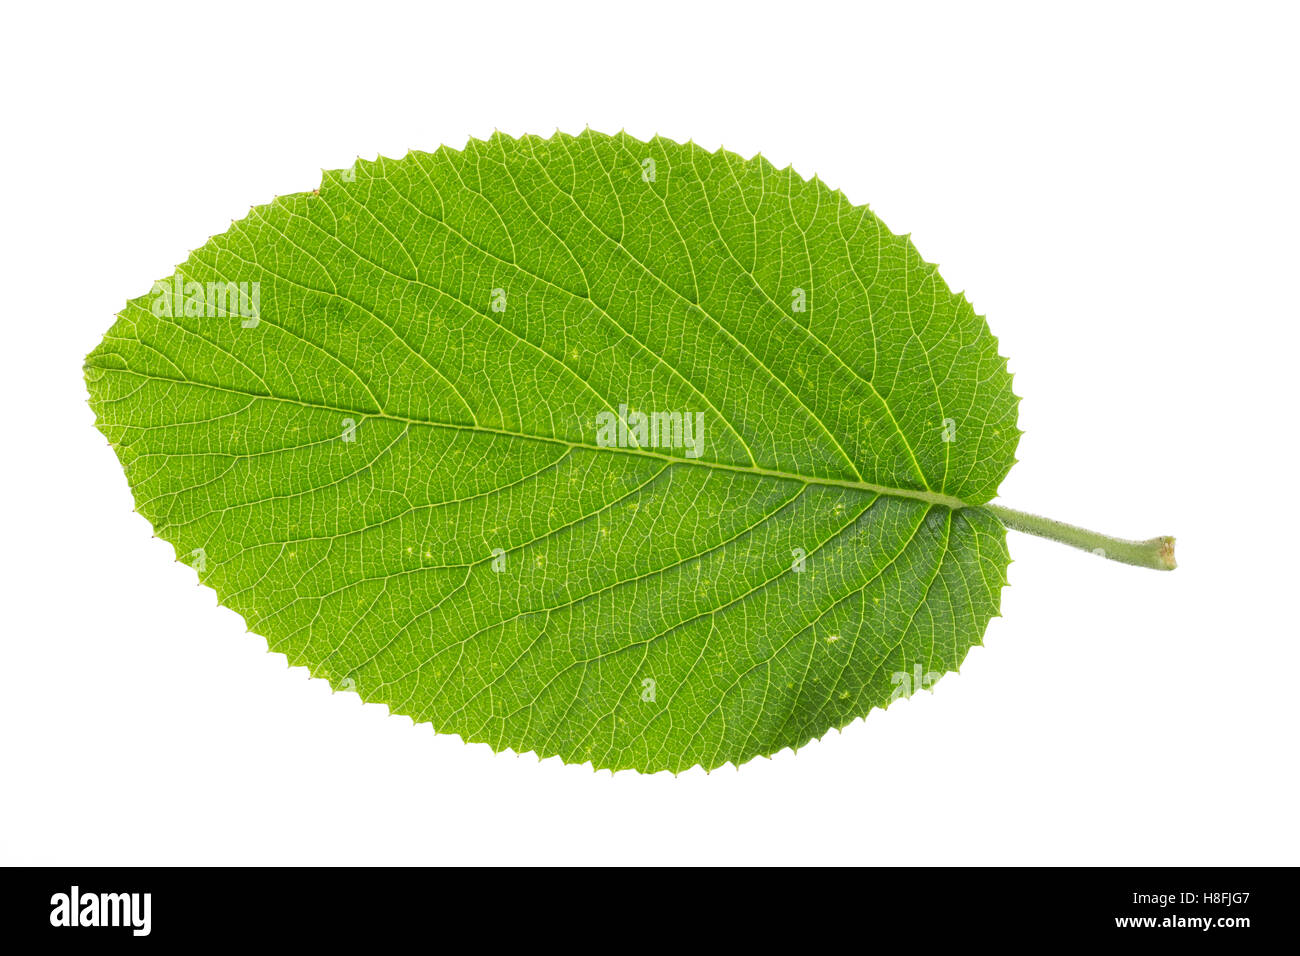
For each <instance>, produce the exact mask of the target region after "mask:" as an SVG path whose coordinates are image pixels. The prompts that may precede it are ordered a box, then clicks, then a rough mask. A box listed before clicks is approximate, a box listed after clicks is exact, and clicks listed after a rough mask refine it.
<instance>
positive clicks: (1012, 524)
mask: <svg viewBox="0 0 1300 956" xmlns="http://www.w3.org/2000/svg"><path fill="white" fill-rule="evenodd" d="M984 507H985V508H986V509H988V510H989V511H991V512H993V514H995V515H997V516H998V518H999V520H1001V522H1002V523H1003V524H1004V525H1006V526H1007V527H1008V528H1011V529H1012V530H1014V531H1023V532H1024V533H1025V534H1033V535H1037V536H1038V537H1040V538H1048V539H1049V540H1052V541H1059V542H1061V544H1068V545H1070V547H1072V548H1081V549H1082V550H1084V551H1091V552H1092V553H1093V554H1095V555H1098V556H1100V557H1103V558H1109V559H1110V560H1112V561H1122V562H1123V563H1124V564H1133V565H1136V566H1137V567H1139V568H1154V569H1155V570H1157V571H1172V570H1173V569H1174V568H1176V567H1178V565H1177V563H1176V562H1175V561H1174V539H1173V538H1171V537H1169V536H1168V535H1162V536H1161V537H1158V538H1149V539H1148V540H1146V541H1128V540H1125V539H1124V538H1112V537H1111V536H1110V535H1105V534H1098V533H1097V532H1096V531H1089V530H1088V529H1087V528H1080V527H1078V526H1076V525H1072V524H1066V523H1065V522H1063V521H1053V520H1052V519H1051V518H1041V517H1039V516H1038V515H1031V514H1027V513H1026V512H1024V511H1016V510H1014V509H1012V508H1004V507H1002V506H1001V505H984Z"/></svg>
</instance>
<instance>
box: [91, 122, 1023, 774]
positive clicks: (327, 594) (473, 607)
mask: <svg viewBox="0 0 1300 956" xmlns="http://www.w3.org/2000/svg"><path fill="white" fill-rule="evenodd" d="M656 157H657V159H656ZM645 159H656V167H657V169H656V172H657V174H656V176H655V177H654V178H653V181H650V182H646V181H645V180H644V178H643V177H642V172H643V170H644V167H643V165H642V164H643V162H644V160H645ZM782 204H784V207H783V205H782ZM829 210H833V211H834V213H833V216H832V215H831V213H830V212H828V211H829ZM841 247H842V248H841ZM788 250H789V251H788ZM814 252H815V254H814ZM796 253H797V254H796ZM787 256H788V257H789V264H787V263H786V258H787ZM873 269H874V271H871V270H873ZM180 274H181V275H182V276H183V277H184V278H185V279H188V280H192V281H199V282H238V281H245V282H249V281H256V282H260V283H261V289H262V298H263V300H264V302H265V307H264V308H263V309H262V311H261V314H260V316H259V318H258V321H257V323H256V325H255V326H254V327H252V328H247V327H245V326H244V325H243V324H241V323H240V322H239V321H237V319H238V316H231V315H229V314H221V315H218V316H209V315H206V314H204V315H193V316H192V315H186V314H184V310H183V309H181V310H179V312H178V314H173V315H169V316H159V315H156V314H155V311H156V303H157V302H158V297H157V296H153V297H149V296H146V297H142V298H141V299H137V300H133V301H132V302H131V303H129V304H128V307H127V309H126V310H125V311H124V312H123V313H122V315H121V316H120V317H119V320H118V322H117V323H116V324H115V326H114V328H113V330H112V331H110V333H109V336H107V337H106V339H105V341H104V343H102V344H101V346H100V347H99V348H97V349H96V350H95V352H93V353H92V354H91V356H90V357H88V360H87V366H88V371H87V379H88V384H89V386H90V391H91V395H92V404H93V405H94V406H95V408H96V412H97V415H98V417H99V422H98V424H99V426H100V427H101V429H102V430H103V431H104V432H105V434H106V435H108V437H109V439H110V441H111V442H113V444H114V446H115V448H116V449H117V452H118V454H119V457H120V458H121V459H122V461H123V464H124V467H126V470H127V473H128V478H129V480H130V482H131V485H132V490H133V493H134V494H135V495H136V500H137V507H138V510H140V511H141V513H143V514H145V516H146V517H148V518H149V520H150V521H151V522H152V523H153V524H154V526H155V528H156V529H158V533H159V535H160V536H162V537H164V538H166V539H167V540H169V541H171V542H172V543H173V544H174V545H175V546H176V547H177V550H178V554H179V555H181V556H185V555H187V554H193V553H194V552H195V551H201V552H202V554H203V556H204V564H205V569H206V570H205V571H204V572H202V573H201V577H202V578H203V579H204V580H205V581H206V582H208V583H211V584H213V586H214V587H215V588H216V590H217V592H218V595H219V597H220V599H221V600H222V602H223V603H225V604H228V605H229V606H231V607H233V608H234V609H235V610H237V611H239V612H240V613H241V614H244V616H245V617H246V618H247V619H248V620H249V623H250V626H251V627H252V628H253V629H255V630H258V631H259V633H262V634H264V635H265V636H266V637H267V639H268V644H269V646H270V647H271V649H272V650H277V651H284V652H285V653H286V654H287V655H288V656H289V659H290V662H291V663H295V664H305V665H307V666H308V667H310V668H311V669H312V672H313V673H314V674H317V675H318V676H327V677H330V678H331V679H333V680H335V681H336V682H337V681H348V682H351V683H352V684H353V685H354V686H355V687H356V688H357V689H358V690H359V691H360V692H361V694H362V696H363V698H364V699H367V700H376V701H382V702H384V703H387V704H389V705H390V706H391V707H392V708H393V709H394V710H395V711H397V712H401V713H410V714H411V715H412V716H413V717H416V719H429V720H431V721H432V722H433V723H434V726H435V729H437V730H440V731H446V730H451V731H454V732H457V733H460V734H461V735H462V736H464V737H466V739H471V740H483V741H485V742H488V743H489V744H491V745H492V746H493V747H495V748H496V749H502V748H505V747H510V748H513V749H516V750H527V749H532V750H536V751H537V752H538V753H539V754H542V755H549V754H553V753H554V754H559V755H561V756H562V757H564V758H565V759H566V760H578V761H581V760H591V761H592V762H593V764H594V765H596V766H610V767H623V766H632V767H636V768H637V769H642V770H656V769H670V770H681V769H685V768H686V767H688V766H691V765H693V764H696V763H699V764H702V765H704V766H705V767H711V766H717V765H719V764H720V763H725V762H728V761H730V762H735V763H739V762H743V761H744V760H746V759H749V758H750V757H752V756H754V755H756V754H759V753H772V752H775V750H778V749H781V748H782V747H784V746H795V747H797V746H799V745H801V744H802V743H804V742H806V740H807V739H810V738H811V737H813V736H819V735H820V734H821V733H824V732H825V730H826V729H828V728H829V727H831V726H840V725H842V723H844V722H845V721H847V720H849V719H852V718H853V717H855V716H861V715H863V714H865V713H866V712H867V711H868V710H869V709H870V707H871V706H879V705H883V704H885V703H887V702H888V700H889V699H890V697H891V696H893V694H894V692H895V691H896V690H897V689H898V688H899V687H900V686H905V688H906V689H907V690H915V689H917V686H927V685H928V683H929V681H928V680H927V679H926V677H925V675H926V674H931V673H942V672H944V671H946V670H950V669H955V668H956V667H957V666H958V665H959V664H960V661H961V658H962V657H963V656H964V654H965V651H966V650H967V649H968V648H969V647H970V646H971V645H973V644H974V643H977V642H978V641H979V640H980V638H981V635H982V633H983V629H984V626H985V624H986V623H987V620H988V618H989V617H990V616H992V615H993V614H996V612H997V599H998V589H999V588H1000V587H1001V586H1002V584H1003V583H1005V568H1006V564H1007V560H1008V559H1007V557H1006V551H1005V540H1004V533H1003V531H1002V528H1001V525H1000V524H999V523H998V522H997V521H996V519H994V518H993V517H992V516H991V515H989V514H988V513H987V512H985V511H983V510H982V509H978V508H963V509H960V510H954V509H953V507H950V506H948V505H951V504H952V503H953V502H954V501H957V500H958V499H960V503H966V504H971V505H977V504H979V503H981V502H982V501H984V500H987V498H988V497H991V496H992V494H994V493H995V492H996V486H997V482H998V481H1000V480H1001V477H1003V476H1004V475H1005V473H1006V470H1007V469H1009V467H1010V464H1011V462H1012V460H1013V458H1012V456H1013V454H1014V444H1015V438H1016V436H1017V435H1018V432H1017V431H1016V429H1015V398H1014V395H1012V393H1011V390H1010V376H1009V375H1007V374H1006V368H1005V360H1003V359H1001V358H1000V356H998V355H997V349H996V342H995V341H994V340H993V339H992V336H991V335H990V334H989V333H988V329H987V326H986V325H985V323H984V322H983V320H982V319H981V318H979V317H978V316H976V315H975V314H974V312H973V310H971V309H970V307H969V305H968V304H966V303H965V300H964V299H962V298H961V297H958V296H953V295H952V294H951V293H950V292H948V290H947V288H946V286H944V285H943V283H942V280H941V279H939V278H938V276H937V273H936V272H935V271H934V268H933V267H932V266H928V265H927V264H925V263H924V262H923V261H922V260H921V259H920V257H919V255H917V254H916V253H915V250H914V249H913V248H912V246H911V244H910V242H909V241H907V240H906V239H905V238H903V237H895V236H893V235H892V234H891V233H888V230H886V229H885V228H884V227H883V225H881V224H880V223H879V220H876V219H875V217H874V216H872V215H871V214H870V213H869V211H867V210H865V208H861V207H852V206H851V205H849V204H848V203H847V200H844V198H843V196H842V195H841V194H838V193H832V192H831V191H830V190H828V189H826V187H824V186H823V185H821V184H820V183H818V182H816V181H813V182H811V183H805V182H804V181H802V180H800V179H798V177H796V176H794V174H793V173H792V172H791V171H777V170H775V169H773V168H772V167H771V166H770V164H766V163H765V161H762V160H751V161H745V160H742V159H740V158H739V157H735V156H733V155H731V154H726V153H723V152H722V151H719V152H717V153H713V154H707V153H703V152H702V151H699V150H698V149H697V148H695V147H694V146H691V145H689V144H688V145H687V146H679V145H678V144H674V143H671V142H669V141H666V140H660V139H656V140H653V141H652V142H651V143H648V144H643V143H638V142H637V141H635V140H632V139H631V138H629V137H626V136H623V135H620V136H619V137H603V136H600V135H599V134H594V133H590V132H588V133H584V134H583V135H582V136H580V137H565V136H563V135H561V134H557V136H556V137H553V138H552V139H551V140H547V141H541V140H537V139H535V138H528V137H526V138H524V139H521V140H510V139H509V138H507V137H502V136H497V137H494V138H493V140H491V141H489V142H487V143H474V142H471V144H470V145H469V146H468V147H467V148H466V150H464V151H459V152H457V151H450V150H439V151H438V152H437V153H433V154H419V153H413V154H410V155H408V157H407V158H405V159H403V160H398V161H393V160H386V159H380V160H378V161H377V162H375V163H359V164H358V166H357V167H356V170H355V176H354V177H353V178H352V179H351V180H349V179H348V178H345V177H344V176H343V175H342V174H327V175H326V177H325V179H324V180H323V183H322V187H321V190H320V192H319V195H315V194H300V195H295V196H288V197H282V198H281V199H279V200H276V201H275V202H274V203H272V204H270V205H269V206H266V207H260V208H259V209H255V210H254V211H253V212H252V213H251V214H250V216H249V217H248V218H247V219H245V220H243V221H242V222H241V223H236V224H234V226H232V229H231V230H230V231H229V232H227V233H226V234H224V235H223V236H218V237H215V238H214V239H213V240H211V241H210V242H209V243H208V244H207V245H206V246H204V247H202V248H201V249H199V250H197V251H196V252H195V253H194V255H193V256H192V257H191V259H190V260H189V262H187V263H186V264H185V266H183V267H182V268H181V270H180ZM868 274H870V276H871V277H870V279H868V278H867V275H868ZM796 281H802V282H804V283H805V286H798V285H796V284H794V283H795V282H796ZM783 289H784V290H787V292H786V293H785V294H787V295H788V296H790V299H789V300H788V301H791V303H792V305H793V302H794V301H796V300H797V295H795V293H794V291H793V290H798V289H802V290H803V292H804V293H805V300H806V304H807V309H806V311H803V312H800V311H797V310H795V309H794V308H791V309H790V310H788V311H785V310H783V309H782V307H781V305H780V302H781V301H782V300H780V299H779V298H778V296H780V295H782V290H783ZM496 290H500V291H501V292H502V297H503V298H504V300H505V307H504V311H499V312H497V311H494V308H493V306H494V296H495V295H496ZM175 298H176V297H175V296H173V299H175ZM622 405H628V406H630V407H632V408H645V409H650V410H677V409H687V410H691V411H693V410H695V409H700V410H701V411H702V412H703V413H704V414H705V415H706V416H707V418H706V421H707V422H708V425H709V427H708V429H707V431H706V433H705V434H706V436H707V441H706V442H705V443H704V447H703V449H702V451H701V457H699V458H691V457H687V456H686V455H685V454H684V452H683V451H682V450H680V449H673V448H670V449H667V450H662V449H656V450H653V451H652V450H649V449H628V448H603V447H599V446H597V445H596V444H595V443H594V442H593V440H592V432H593V423H594V422H595V421H596V417H597V415H598V414H600V413H601V412H607V411H609V410H610V409H617V408H619V407H620V406H622ZM954 415H956V416H960V417H959V418H956V419H954V418H953V416H954ZM949 419H951V420H952V421H953V422H954V423H955V424H956V431H957V435H958V438H957V440H956V441H941V440H940V438H941V435H942V430H943V429H944V427H945V421H946V420H949ZM344 420H350V421H351V422H352V423H353V425H352V427H353V436H354V439H355V440H353V441H347V440H342V439H341V437H340V428H341V426H342V424H343V421H344ZM967 435H970V436H973V440H972V438H967V437H966V436H967ZM871 486H874V487H871ZM882 489H883V490H887V493H886V494H883V495H882V494H880V493H879V492H880V491H881V490H882ZM963 495H964V496H965V497H964V498H962V497H961V496H963ZM647 515H653V516H654V519H653V520H649V519H648V518H647ZM778 515H779V516H780V517H779V518H777V517H776V516H778ZM850 516H852V517H850ZM868 516H870V517H868ZM940 526H942V535H940ZM908 528H911V529H912V530H911V532H910V534H911V535H912V537H911V538H906V539H905V538H904V537H902V535H903V533H904V532H905V531H906V529H908ZM917 535H919V536H920V541H921V545H922V546H921V547H920V548H919V550H920V551H921V552H922V553H920V554H915V553H913V552H914V551H916V550H918V548H916V547H914V546H913V545H914V542H913V539H914V538H915V537H916V536H917ZM941 541H942V542H943V543H942V544H941V543H940V542H941ZM861 542H866V544H865V545H863V544H862V543H861ZM909 547H911V550H909ZM895 550H896V551H897V553H896V554H895ZM494 551H500V552H502V553H503V554H504V558H505V562H504V570H494V564H493V562H494V560H495V558H494V555H493V552H494ZM797 551H802V552H803V557H804V561H805V564H806V567H805V568H804V570H802V571H795V570H793V568H792V556H793V555H794V554H795V553H796V552H797ZM668 555H671V556H674V557H675V558H676V560H675V561H674V562H668V561H667V560H666V558H665V557H664V556H668ZM891 555H892V556H893V559H892V560H889V558H890V556H891ZM656 556H658V557H656ZM895 561H901V565H900V566H898V567H895V566H894V562H895ZM660 565H661V566H660ZM746 588H748V590H746ZM841 592H843V593H841ZM954 594H961V595H963V598H962V599H961V600H957V599H955V598H954V597H953V595H954ZM909 609H910V610H909ZM813 612H815V613H818V614H820V615H821V616H820V617H816V618H815V619H812V620H809V619H808V617H809V615H810V614H811V613H813ZM850 612H851V613H850ZM706 619H707V621H708V627H707V628H705V625H704V624H703V623H701V622H704V621H705V620H706ZM918 619H919V623H918ZM828 628H829V630H828ZM660 631H662V633H659V632H660ZM841 642H842V643H841ZM638 648H643V650H641V651H640V654H641V658H640V659H639V660H638V656H637V655H638ZM660 648H663V649H664V650H660ZM668 648H671V651H669V650H667V649H668ZM768 650H771V655H770V656H769V657H764V656H763V655H764V653H766V652H767V651H768ZM840 655H843V656H842V657H841V656H840ZM632 663H637V665H638V666H637V667H632V666H631V664H632ZM917 666H919V667H920V668H921V670H920V671H919V672H917V673H918V674H919V675H920V676H919V677H914V676H913V671H914V669H915V668H916V667H917ZM939 668H941V670H940V669H939ZM647 670H656V672H657V674H658V676H655V675H654V674H650V673H648V672H647ZM898 675H903V676H904V678H905V679H904V680H897V678H898ZM833 676H834V677H835V679H834V681H832V677H833ZM882 678H885V680H884V681H883V682H882ZM646 680H650V681H652V682H653V683H652V684H651V685H649V687H647V685H645V684H644V681H646ZM661 682H662V684H663V690H662V693H663V695H664V696H663V697H661V696H660V689H659V688H660V684H661ZM913 684H916V685H917V686H912V685H913ZM760 687H761V689H760ZM651 688H652V692H651V693H649V698H650V699H643V698H645V697H646V696H647V690H649V689H651ZM841 694H843V695H846V696H842V697H841V696H839V695H841ZM715 698H716V699H715ZM782 714H784V715H785V716H784V717H782V716H781V715H782ZM692 725H694V726H693V727H692ZM743 728H748V729H743Z"/></svg>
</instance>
